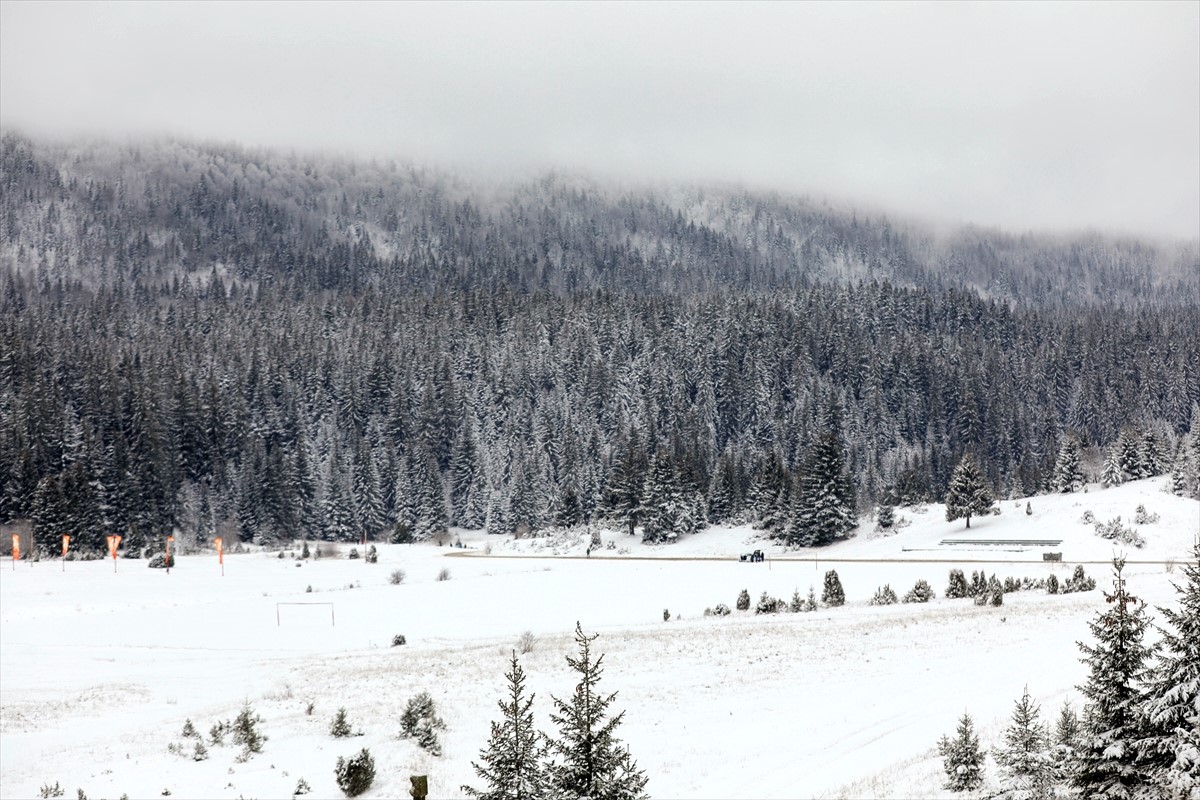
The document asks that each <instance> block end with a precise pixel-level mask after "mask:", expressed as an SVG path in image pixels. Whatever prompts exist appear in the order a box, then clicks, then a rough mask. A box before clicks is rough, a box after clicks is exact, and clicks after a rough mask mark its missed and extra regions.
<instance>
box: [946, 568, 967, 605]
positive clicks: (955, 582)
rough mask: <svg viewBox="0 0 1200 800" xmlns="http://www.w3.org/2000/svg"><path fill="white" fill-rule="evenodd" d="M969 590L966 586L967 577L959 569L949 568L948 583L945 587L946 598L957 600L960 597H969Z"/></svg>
mask: <svg viewBox="0 0 1200 800" xmlns="http://www.w3.org/2000/svg"><path fill="white" fill-rule="evenodd" d="M970 596H971V590H970V589H969V588H968V587H967V578H966V576H965V575H963V571H962V570H961V569H952V570H950V585H949V586H947V587H946V599H948V600H957V599H958V598H960V597H970Z"/></svg>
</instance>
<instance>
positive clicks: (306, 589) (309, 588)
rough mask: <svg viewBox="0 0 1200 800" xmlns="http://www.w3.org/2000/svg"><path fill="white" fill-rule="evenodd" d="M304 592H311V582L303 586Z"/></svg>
mask: <svg viewBox="0 0 1200 800" xmlns="http://www.w3.org/2000/svg"><path fill="white" fill-rule="evenodd" d="M304 593H305V594H312V584H311V583H310V584H309V585H308V586H306V587H304Z"/></svg>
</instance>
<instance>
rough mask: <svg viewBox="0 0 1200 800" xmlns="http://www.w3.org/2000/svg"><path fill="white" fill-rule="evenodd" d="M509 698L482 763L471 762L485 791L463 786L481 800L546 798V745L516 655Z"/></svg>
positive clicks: (502, 703) (494, 725)
mask: <svg viewBox="0 0 1200 800" xmlns="http://www.w3.org/2000/svg"><path fill="white" fill-rule="evenodd" d="M504 677H505V678H507V679H508V692H509V693H508V698H507V699H505V700H501V701H500V714H501V717H500V721H499V722H493V723H492V737H491V739H490V740H489V741H488V746H487V747H486V748H484V749H483V750H482V751H480V753H479V760H480V761H481V762H482V764H477V763H475V762H474V761H472V762H471V766H472V767H474V769H475V774H476V775H478V776H479V778H480V780H483V781H485V782H486V784H487V787H486V788H484V789H474V788H472V787H470V786H463V787H461V788H462V791H463V793H464V794H466V795H467V796H468V797H477V798H479V799H480V800H536V798H540V797H544V796H545V795H546V776H545V772H544V769H543V764H542V760H543V758H544V757H545V755H546V745H545V743H544V742H543V739H542V735H541V734H540V733H538V731H537V730H536V729H535V728H534V727H533V698H534V696H533V695H532V694H531V695H529V696H526V695H525V670H523V669H521V665H520V664H519V663H518V662H517V654H516V652H515V651H514V652H513V654H512V662H511V667H510V669H509V671H508V672H506V673H504Z"/></svg>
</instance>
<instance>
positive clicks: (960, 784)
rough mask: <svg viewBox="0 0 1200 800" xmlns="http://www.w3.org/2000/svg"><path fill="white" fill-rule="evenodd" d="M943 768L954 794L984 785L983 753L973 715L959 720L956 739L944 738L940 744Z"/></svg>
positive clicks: (939, 750) (947, 784) (939, 751)
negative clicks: (976, 733) (972, 718)
mask: <svg viewBox="0 0 1200 800" xmlns="http://www.w3.org/2000/svg"><path fill="white" fill-rule="evenodd" d="M938 753H939V754H941V756H942V767H943V768H944V769H945V770H946V778H947V780H946V788H947V789H949V790H950V791H952V792H967V791H970V790H972V789H977V788H979V786H980V785H981V784H982V783H983V752H982V751H981V750H980V749H979V737H978V736H976V735H975V723H974V722H973V721H972V720H971V715H970V714H968V713H966V712H965V711H964V712H963V715H962V717H961V718H960V719H959V720H958V731H957V733H956V734H955V736H954V738H953V739H951V738H950V737H948V736H943V737H942V739H941V741H940V742H938Z"/></svg>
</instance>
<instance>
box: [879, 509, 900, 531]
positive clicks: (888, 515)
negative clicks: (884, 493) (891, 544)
mask: <svg viewBox="0 0 1200 800" xmlns="http://www.w3.org/2000/svg"><path fill="white" fill-rule="evenodd" d="M875 524H876V525H878V526H879V529H880V530H883V531H888V530H891V529H892V526H894V525H895V524H896V509H895V508H893V507H892V506H889V505H881V506H879V511H878V512H877V513H876V514H875Z"/></svg>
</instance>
